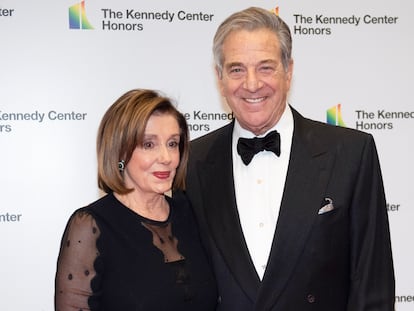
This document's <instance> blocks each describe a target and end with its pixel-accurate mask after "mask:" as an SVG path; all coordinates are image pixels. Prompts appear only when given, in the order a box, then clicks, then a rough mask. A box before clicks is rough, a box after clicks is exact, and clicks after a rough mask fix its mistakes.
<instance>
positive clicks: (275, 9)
mask: <svg viewBox="0 0 414 311" xmlns="http://www.w3.org/2000/svg"><path fill="white" fill-rule="evenodd" d="M270 12H272V13H274V14H275V15H277V16H279V7H278V6H277V7H274V8H273V9H271V10H270Z"/></svg>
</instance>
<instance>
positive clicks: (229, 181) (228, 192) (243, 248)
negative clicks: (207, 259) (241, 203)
mask: <svg viewBox="0 0 414 311" xmlns="http://www.w3.org/2000/svg"><path fill="white" fill-rule="evenodd" d="M232 129H233V126H231V127H228V128H227V130H226V131H225V132H224V133H223V135H221V136H220V138H218V139H217V140H216V142H215V143H214V145H212V147H211V149H210V150H209V154H211V156H209V154H208V155H207V157H206V161H205V162H204V163H198V165H199V169H200V172H201V174H200V185H201V189H203V190H204V191H203V194H202V195H203V197H204V198H203V202H205V205H204V209H205V215H206V220H207V224H208V226H209V230H210V232H211V233H212V236H213V239H214V241H215V243H216V245H217V248H218V250H219V251H220V252H221V254H222V256H223V258H224V260H225V262H226V264H227V265H228V268H229V270H230V271H231V272H232V274H233V276H234V278H235V280H237V282H239V284H240V287H241V288H242V289H243V290H244V292H245V293H246V294H247V295H248V296H249V297H250V298H251V299H252V300H255V297H256V295H257V291H258V288H259V285H260V281H259V278H258V276H257V273H256V270H255V268H254V266H253V263H252V261H251V258H250V254H249V251H248V249H247V245H246V242H245V240H244V237H243V233H242V229H241V226H240V221H239V215H238V212H237V207H236V199H235V192H234V183H233V165H232V156H231V155H232V150H231V146H232V144H231V141H232ZM217 154H222V157H217Z"/></svg>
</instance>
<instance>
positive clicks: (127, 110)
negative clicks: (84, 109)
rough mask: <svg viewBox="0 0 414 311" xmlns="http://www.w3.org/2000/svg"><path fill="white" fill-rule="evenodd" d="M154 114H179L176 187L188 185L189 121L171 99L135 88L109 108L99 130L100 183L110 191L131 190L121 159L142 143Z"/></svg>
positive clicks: (129, 157)
mask: <svg viewBox="0 0 414 311" xmlns="http://www.w3.org/2000/svg"><path fill="white" fill-rule="evenodd" d="M153 114H168V115H172V116H173V117H175V119H176V120H177V123H178V126H179V128H180V144H179V151H180V164H179V166H178V168H177V172H176V175H175V179H174V182H173V190H175V189H184V188H185V175H186V171H187V162H188V146H189V142H188V141H189V133H188V126H187V121H186V120H185V118H184V116H183V115H182V114H181V113H180V112H179V111H178V110H177V109H176V108H175V106H174V105H173V104H172V102H171V100H170V99H169V98H167V97H165V96H162V95H160V94H159V93H157V92H156V91H153V90H145V89H134V90H131V91H128V92H126V93H125V94H123V95H122V96H121V97H120V98H118V99H117V100H116V101H115V103H113V104H112V105H111V106H110V107H109V108H108V110H107V111H106V112H105V114H104V116H103V118H102V120H101V124H100V126H99V130H98V137H97V143H96V150H97V156H98V186H99V188H100V189H101V190H103V191H105V192H106V193H110V192H116V193H119V194H125V193H128V192H131V191H132V190H133V189H129V188H127V187H126V186H125V183H124V180H123V176H122V173H121V172H120V170H119V166H118V165H119V161H121V160H123V161H125V165H126V164H127V163H128V162H129V160H130V159H131V156H132V153H133V152H134V150H135V148H136V147H137V146H138V145H140V144H142V142H143V138H144V132H145V128H146V126H147V122H148V119H149V118H150V116H152V115H153Z"/></svg>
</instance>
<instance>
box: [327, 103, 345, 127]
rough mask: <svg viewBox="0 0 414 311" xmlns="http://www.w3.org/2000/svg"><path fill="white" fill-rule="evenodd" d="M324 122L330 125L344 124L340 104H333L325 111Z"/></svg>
mask: <svg viewBox="0 0 414 311" xmlns="http://www.w3.org/2000/svg"><path fill="white" fill-rule="evenodd" d="M326 122H327V123H328V124H332V125H339V126H345V123H344V121H343V120H342V113H341V104H338V105H336V106H333V107H332V108H329V109H328V110H327V111H326Z"/></svg>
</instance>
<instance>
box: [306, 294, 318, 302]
mask: <svg viewBox="0 0 414 311" xmlns="http://www.w3.org/2000/svg"><path fill="white" fill-rule="evenodd" d="M306 300H307V301H308V302H309V303H314V302H315V300H316V299H315V296H314V295H312V294H308V296H306Z"/></svg>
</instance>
